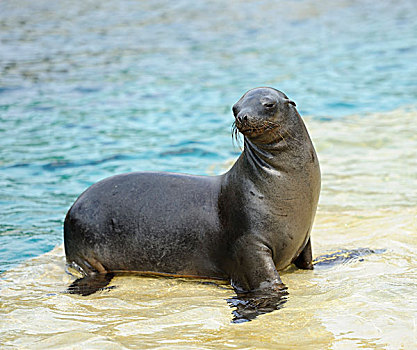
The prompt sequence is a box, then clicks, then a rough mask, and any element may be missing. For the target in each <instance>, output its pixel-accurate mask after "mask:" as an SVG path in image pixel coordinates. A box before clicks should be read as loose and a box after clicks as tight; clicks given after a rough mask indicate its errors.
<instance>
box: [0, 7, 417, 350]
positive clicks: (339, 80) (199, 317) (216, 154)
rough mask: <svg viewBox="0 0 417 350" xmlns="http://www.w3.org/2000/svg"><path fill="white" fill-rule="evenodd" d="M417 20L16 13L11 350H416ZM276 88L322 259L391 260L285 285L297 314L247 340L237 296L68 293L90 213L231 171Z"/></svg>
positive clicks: (0, 77)
mask: <svg viewBox="0 0 417 350" xmlns="http://www.w3.org/2000/svg"><path fill="white" fill-rule="evenodd" d="M416 18H417V5H416V2H415V1H414V0H398V1H379V2H376V1H367V0H357V1H353V0H349V1H347V0H346V1H345V0H340V1H327V0H324V1H313V0H298V1H296V0H294V1H269V0H265V1H250V0H249V1H237V0H231V1H228V2H223V1H198V2H192V1H176V2H167V1H164V2H163V1H113V2H102V1H101V2H100V1H97V0H83V1H77V0H75V1H72V2H71V3H63V2H52V1H51V0H49V1H46V0H40V1H28V0H26V1H24V0H22V1H11V0H5V1H1V2H0V189H1V190H0V272H2V273H1V275H0V344H2V346H3V347H4V348H10V349H16V348H18V349H21V348H24V349H26V348H31V349H32V348H33V349H45V348H55V349H68V348H70V347H72V348H74V347H75V348H83V349H84V348H86V349H132V348H152V349H154V348H160V349H166V348H172V349H174V348H177V349H218V348H226V347H227V348H237V349H280V348H283V349H294V348H297V349H298V348H300V349H304V348H305V349H355V348H366V349H414V348H416V347H417V317H416V313H415V310H417V299H416V297H415V296H416V295H417V275H416V273H415V271H416V269H417V260H416V259H415V257H416V255H417V235H416V233H417V190H416V188H417V176H416V169H417V157H416V150H417V127H416V120H417V103H416V101H417V64H416V63H415V62H417V21H416ZM260 85H269V86H273V87H276V88H278V89H280V90H282V91H284V92H285V93H287V94H288V95H289V96H290V97H291V99H293V100H294V101H296V103H297V106H298V109H299V111H300V112H301V114H302V115H303V117H304V119H305V121H306V124H307V127H308V129H309V131H310V134H311V136H312V139H313V141H314V143H315V146H316V150H317V153H318V156H319V159H320V164H321V168H322V192H321V198H320V203H319V208H318V212H317V216H316V220H315V224H314V227H313V232H312V242H313V251H314V255H315V256H317V255H321V254H326V253H328V252H332V251H335V250H337V249H341V248H346V249H355V248H359V247H369V248H372V249H385V252H384V253H383V254H374V255H371V256H366V257H364V259H363V261H355V262H351V263H346V264H341V265H338V266H334V267H332V268H329V269H316V270H314V271H302V270H296V269H294V268H289V269H288V270H286V271H283V272H282V274H281V277H282V280H283V282H284V283H285V284H286V285H287V286H288V291H289V299H288V302H287V303H286V304H285V307H284V308H283V309H281V310H279V311H276V312H271V313H269V314H266V315H262V316H260V317H259V318H258V319H257V320H255V321H253V322H247V323H245V324H241V325H235V324H231V323H230V321H231V318H232V315H231V312H232V310H231V309H230V308H229V307H228V306H227V303H226V301H225V300H226V299H228V298H231V297H233V296H234V293H233V290H232V289H231V288H229V289H228V288H218V287H216V286H215V285H204V284H200V283H198V281H192V280H191V281H190V280H182V279H166V278H165V279H164V278H160V279H155V278H153V279H152V278H138V277H135V276H131V277H118V278H115V279H114V280H113V281H112V286H116V287H117V288H114V289H112V290H111V291H109V292H108V293H96V294H94V295H92V296H90V297H80V296H75V295H69V294H63V293H61V292H62V291H63V290H65V288H66V287H67V286H68V285H69V284H70V283H71V282H72V281H73V280H74V278H73V277H71V276H69V275H67V274H65V273H64V269H65V256H64V252H63V248H62V244H61V243H62V221H63V219H64V216H65V213H66V211H67V210H68V208H69V207H70V205H71V204H72V202H73V201H74V200H75V199H76V197H77V196H78V195H79V194H80V193H81V192H82V191H83V190H84V189H85V188H87V187H88V186H89V185H90V184H92V183H94V182H97V181H98V180H100V179H102V178H104V177H107V176H110V175H114V174H117V173H122V172H127V171H135V170H160V171H176V172H187V173H193V174H206V175H212V174H218V173H220V172H223V171H225V170H226V169H227V168H228V167H229V166H230V164H232V162H233V160H234V159H235V158H236V157H237V155H238V154H239V153H240V150H239V147H238V145H233V143H232V137H231V130H230V129H231V124H232V121H233V118H232V113H231V106H232V105H233V103H234V102H235V101H236V100H237V99H238V98H239V97H240V96H241V95H242V94H243V93H244V92H245V91H246V90H248V89H249V88H252V87H255V86H260ZM57 245H59V247H58V248H56V249H53V248H54V247H55V246H57ZM52 249H53V250H52ZM51 250H52V251H51ZM44 253H45V254H44ZM31 257H35V258H33V259H30V258H31Z"/></svg>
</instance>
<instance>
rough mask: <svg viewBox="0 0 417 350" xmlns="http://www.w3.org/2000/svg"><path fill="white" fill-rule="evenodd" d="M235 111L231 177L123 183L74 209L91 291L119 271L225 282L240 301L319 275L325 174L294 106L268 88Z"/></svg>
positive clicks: (71, 252)
mask: <svg viewBox="0 0 417 350" xmlns="http://www.w3.org/2000/svg"><path fill="white" fill-rule="evenodd" d="M232 110H233V114H234V117H235V122H234V128H235V133H237V132H238V131H239V132H240V133H242V134H243V136H244V149H243V152H242V154H241V155H240V157H239V158H238V159H237V161H236V162H235V164H234V165H233V167H232V168H231V169H230V170H229V171H228V172H226V173H225V174H223V175H220V176H192V175H184V174H174V173H163V172H158V173H157V172H133V173H127V174H121V175H116V176H113V177H110V178H107V179H104V180H102V181H100V182H98V183H96V184H94V185H92V186H91V187H90V188H88V189H87V190H86V191H85V192H84V193H82V194H81V195H80V197H79V198H78V199H77V200H76V202H75V203H74V204H73V206H72V207H71V209H70V210H69V211H68V214H67V216H66V218H65V223H64V243H65V253H66V258H67V262H68V264H69V265H71V266H73V267H76V268H77V269H78V270H79V271H80V272H82V273H83V274H84V275H85V276H86V279H87V281H88V280H91V281H92V280H94V279H96V281H98V283H97V286H96V287H93V289H92V290H91V292H94V291H95V290H97V289H99V287H100V286H101V287H102V286H104V285H106V284H107V283H108V282H109V280H110V279H111V276H112V274H113V273H114V272H117V271H137V272H141V273H152V274H162V275H172V276H189V277H207V278H213V279H227V280H230V282H231V284H232V286H233V287H234V289H235V290H236V292H237V293H246V292H251V293H253V292H261V293H263V292H264V291H282V290H283V288H284V286H283V283H282V281H281V279H280V276H279V274H278V271H279V270H282V269H284V268H286V267H287V266H288V265H290V264H291V263H294V264H295V265H296V266H298V267H300V268H303V269H312V268H313V264H312V253H311V241H310V231H311V227H312V224H313V219H314V216H315V213H316V208H317V202H318V199H319V192H320V168H319V162H318V159H317V156H316V152H315V150H314V147H313V144H312V142H311V140H310V137H309V134H308V132H307V129H306V127H305V125H304V123H303V121H302V119H301V117H300V115H299V113H298V112H297V109H296V105H295V103H294V102H293V101H291V100H290V99H289V98H288V97H287V96H286V95H285V94H284V93H282V92H281V91H278V90H276V89H273V88H269V87H261V88H256V89H252V90H249V91H248V92H246V93H245V94H244V95H243V96H242V98H241V99H240V100H239V101H238V102H237V103H236V104H235V105H234V106H233V108H232ZM106 275H107V277H104V276H106ZM100 281H102V283H101V282H100ZM85 294H90V292H86V293H85Z"/></svg>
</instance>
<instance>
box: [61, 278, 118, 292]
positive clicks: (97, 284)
mask: <svg viewBox="0 0 417 350" xmlns="http://www.w3.org/2000/svg"><path fill="white" fill-rule="evenodd" d="M113 277H114V273H111V272H107V273H94V274H91V275H87V276H85V277H82V278H78V279H76V280H75V281H74V282H72V283H71V285H70V286H69V287H68V289H67V290H66V293H69V294H80V295H82V296H87V295H91V294H93V293H95V292H98V291H101V290H105V289H113V288H115V287H114V286H112V287H106V286H107V285H108V284H109V283H110V281H111V280H112V278H113Z"/></svg>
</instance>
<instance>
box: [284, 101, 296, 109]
mask: <svg viewBox="0 0 417 350" xmlns="http://www.w3.org/2000/svg"><path fill="white" fill-rule="evenodd" d="M284 101H285V102H286V103H289V104H291V105H293V106H294V107H296V106H297V105H296V104H295V102H294V101H291V100H288V99H285V100H284Z"/></svg>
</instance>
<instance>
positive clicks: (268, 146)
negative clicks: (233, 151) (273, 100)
mask: <svg viewBox="0 0 417 350" xmlns="http://www.w3.org/2000/svg"><path fill="white" fill-rule="evenodd" d="M294 117H295V118H292V121H291V123H290V124H288V125H286V128H282V129H281V130H279V132H275V133H276V135H277V137H275V138H273V139H272V140H271V141H270V142H267V143H266V142H259V141H258V140H256V139H255V140H253V139H250V138H249V137H246V136H245V137H244V150H243V153H244V155H245V158H246V159H247V161H248V162H249V163H251V165H252V166H253V167H256V168H260V169H264V170H283V171H289V169H294V168H299V167H302V166H303V163H304V162H305V160H306V157H308V155H310V154H311V150H312V149H313V145H312V142H311V139H310V137H309V135H308V132H307V129H306V127H305V125H304V122H303V121H302V119H301V117H300V116H299V115H296V116H294ZM289 158H291V159H293V161H292V162H288V159H289ZM297 165H299V166H297ZM287 168H288V169H287Z"/></svg>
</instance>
